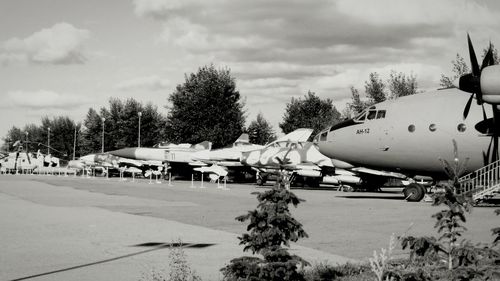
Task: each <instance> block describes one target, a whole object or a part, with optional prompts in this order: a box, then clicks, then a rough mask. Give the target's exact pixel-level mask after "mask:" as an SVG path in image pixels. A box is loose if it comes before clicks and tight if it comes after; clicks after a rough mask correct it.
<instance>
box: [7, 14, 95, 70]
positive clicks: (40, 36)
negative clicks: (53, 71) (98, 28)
mask: <svg viewBox="0 0 500 281" xmlns="http://www.w3.org/2000/svg"><path fill="white" fill-rule="evenodd" d="M89 37H90V32H89V31H88V30H85V29H78V28H75V27H74V26H73V25H71V24H69V23H65V22H62V23H57V24H55V25H54V26H52V27H50V28H45V29H42V30H40V31H37V32H35V33H33V34H32V35H30V36H28V37H26V38H23V39H20V38H11V39H9V40H7V41H5V42H4V43H3V44H2V46H1V48H0V63H1V64H3V65H9V64H12V63H32V64H81V63H84V62H85V61H86V57H85V55H84V53H83V43H84V42H85V41H86V40H87V39H88V38H89Z"/></svg>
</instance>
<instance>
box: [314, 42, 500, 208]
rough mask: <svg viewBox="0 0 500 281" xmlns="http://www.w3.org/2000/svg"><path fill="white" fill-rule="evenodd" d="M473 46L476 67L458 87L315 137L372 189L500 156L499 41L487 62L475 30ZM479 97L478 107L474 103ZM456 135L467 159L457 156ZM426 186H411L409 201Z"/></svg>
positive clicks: (385, 107)
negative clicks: (450, 165)
mask: <svg viewBox="0 0 500 281" xmlns="http://www.w3.org/2000/svg"><path fill="white" fill-rule="evenodd" d="M468 45H469V54H470V59H471V66H472V72H471V73H468V74H465V75H463V76H461V77H460V80H459V83H458V84H459V85H458V89H457V88H451V89H445V90H436V91H431V92H427V93H421V94H416V95H412V96H407V97H402V98H398V99H396V100H388V101H385V102H382V103H379V104H376V105H374V106H371V107H369V108H367V109H365V110H364V111H362V112H361V113H360V114H359V115H357V116H356V117H354V118H353V119H349V120H345V121H343V122H341V123H338V124H336V125H333V126H331V127H329V128H327V129H326V130H324V131H322V132H320V133H319V134H318V135H317V136H316V138H315V141H317V143H318V146H319V150H320V152H321V153H323V154H324V155H326V156H328V157H330V158H332V159H334V160H333V162H334V165H335V168H336V169H337V170H342V169H346V170H351V171H357V172H356V174H357V175H359V176H360V177H361V178H362V179H363V181H364V182H365V183H366V185H368V186H370V185H372V186H371V187H372V188H378V187H379V186H373V185H381V184H382V183H383V182H384V181H385V180H386V179H388V178H389V177H395V174H396V175H401V174H403V175H405V176H407V177H409V178H413V177H415V176H417V175H421V176H430V177H432V178H433V179H434V180H442V179H446V178H447V175H446V173H445V170H444V168H443V165H442V162H441V160H446V161H448V162H449V163H454V162H455V161H465V159H468V162H467V167H466V172H472V171H475V170H477V169H479V168H481V167H483V166H485V165H487V164H489V163H492V162H495V161H498V159H499V149H498V138H499V135H500V124H499V120H500V66H499V65H494V61H493V51H492V49H491V44H490V48H489V49H488V51H487V53H486V55H485V57H484V60H483V62H482V64H481V66H479V64H478V62H477V59H476V55H475V52H474V48H473V46H472V42H471V40H470V37H469V36H468ZM466 92H468V93H471V96H470V97H467V96H466V95H465V93H466ZM467 98H468V99H467ZM474 98H475V99H476V104H477V105H473V100H474ZM484 104H487V105H490V106H491V109H492V110H491V112H489V111H486V110H484ZM464 106H465V108H464ZM453 140H455V141H456V143H457V145H458V152H459V159H455V154H454V151H453V146H452V143H453ZM497 177H498V175H497ZM497 180H498V179H497ZM425 192H426V190H425V188H424V187H423V186H422V185H420V184H417V183H412V184H410V185H408V186H406V187H405V189H404V190H403V193H404V195H405V197H406V198H407V200H408V201H420V200H421V199H422V198H423V196H424V195H425Z"/></svg>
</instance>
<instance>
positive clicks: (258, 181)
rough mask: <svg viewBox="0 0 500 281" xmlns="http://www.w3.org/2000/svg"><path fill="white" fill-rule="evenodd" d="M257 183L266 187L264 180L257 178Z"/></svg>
mask: <svg viewBox="0 0 500 281" xmlns="http://www.w3.org/2000/svg"><path fill="white" fill-rule="evenodd" d="M256 183H257V185H259V186H263V185H264V183H265V180H264V179H262V178H257V180H256Z"/></svg>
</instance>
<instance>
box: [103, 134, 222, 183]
mask: <svg viewBox="0 0 500 281" xmlns="http://www.w3.org/2000/svg"><path fill="white" fill-rule="evenodd" d="M211 147H212V143H211V142H208V141H204V142H201V143H198V144H189V143H181V144H171V143H160V144H158V145H155V147H126V148H121V149H118V150H113V151H108V152H107V153H109V154H111V155H114V156H118V157H122V158H126V159H133V160H143V161H158V162H162V163H164V164H165V163H166V164H168V165H169V169H170V168H171V169H172V170H173V171H175V172H176V173H178V174H185V175H187V172H188V171H191V169H192V166H205V165H206V164H205V163H203V162H199V161H196V160H194V159H193V158H192V155H193V153H195V152H198V151H204V150H207V151H208V150H210V148H211Z"/></svg>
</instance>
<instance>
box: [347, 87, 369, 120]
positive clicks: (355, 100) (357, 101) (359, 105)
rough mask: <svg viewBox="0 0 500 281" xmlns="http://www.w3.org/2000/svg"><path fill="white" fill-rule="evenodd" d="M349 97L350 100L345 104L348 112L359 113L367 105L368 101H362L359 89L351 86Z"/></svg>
mask: <svg viewBox="0 0 500 281" xmlns="http://www.w3.org/2000/svg"><path fill="white" fill-rule="evenodd" d="M351 99H352V101H351V102H350V103H348V104H347V107H348V108H349V111H350V112H353V113H354V114H358V113H360V112H361V111H362V110H363V109H365V108H366V107H367V106H368V102H366V101H362V100H361V98H360V96H359V90H358V89H356V88H354V87H353V86H351Z"/></svg>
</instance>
